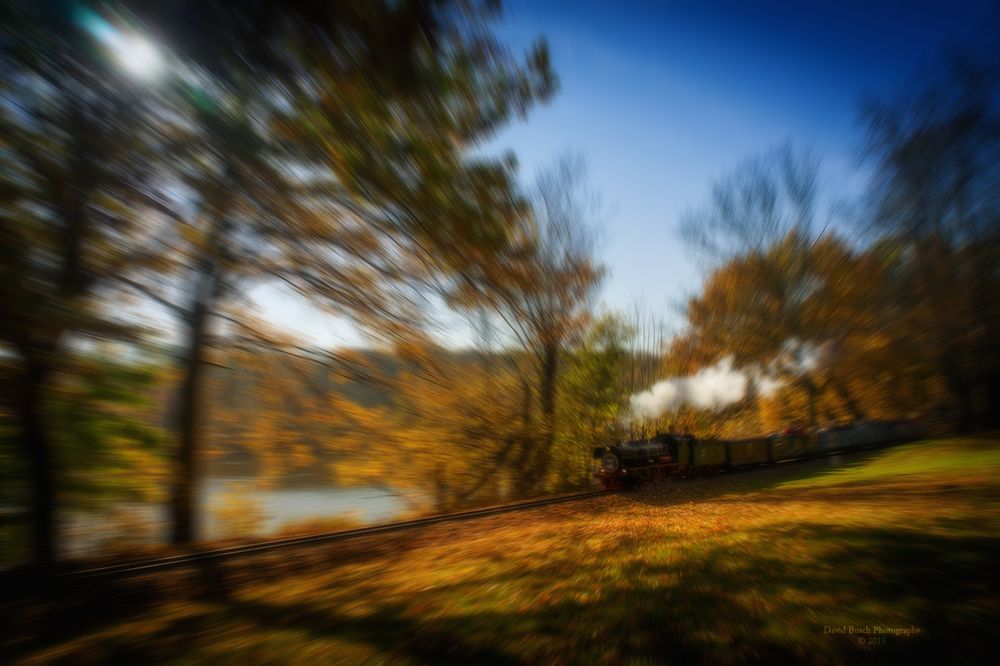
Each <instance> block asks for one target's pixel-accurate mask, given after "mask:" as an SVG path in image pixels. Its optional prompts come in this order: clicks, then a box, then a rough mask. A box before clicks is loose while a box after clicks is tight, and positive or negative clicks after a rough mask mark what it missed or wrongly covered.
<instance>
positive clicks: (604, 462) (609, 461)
mask: <svg viewBox="0 0 1000 666" xmlns="http://www.w3.org/2000/svg"><path fill="white" fill-rule="evenodd" d="M601 467H603V468H604V469H605V470H606V471H608V472H617V471H618V456H616V455H615V454H613V453H611V452H610V451H608V452H607V453H605V454H604V457H603V458H601Z"/></svg>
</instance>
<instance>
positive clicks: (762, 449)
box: [726, 437, 770, 467]
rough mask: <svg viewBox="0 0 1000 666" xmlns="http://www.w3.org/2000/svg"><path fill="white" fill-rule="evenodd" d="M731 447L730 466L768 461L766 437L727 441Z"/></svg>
mask: <svg viewBox="0 0 1000 666" xmlns="http://www.w3.org/2000/svg"><path fill="white" fill-rule="evenodd" d="M726 446H727V448H728V449H729V466H730V467H743V466H746V465H759V464H761V463H766V462H768V460H769V458H770V456H769V455H768V449H769V447H768V440H767V439H765V438H760V437H758V438H756V439H741V440H736V441H731V442H726Z"/></svg>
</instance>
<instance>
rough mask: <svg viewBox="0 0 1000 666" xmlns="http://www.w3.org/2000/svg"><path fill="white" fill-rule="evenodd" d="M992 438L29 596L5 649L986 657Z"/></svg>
mask: <svg viewBox="0 0 1000 666" xmlns="http://www.w3.org/2000/svg"><path fill="white" fill-rule="evenodd" d="M998 444H1000V442H998V441H997V440H996V439H994V438H979V439H944V440H935V441H928V442H922V443H919V444H912V445H907V446H901V447H896V448H892V449H884V450H879V451H869V452H865V453H860V454H853V455H850V456H839V457H835V458H831V459H825V460H818V461H814V462H809V463H797V464H786V465H780V466H777V467H774V468H768V469H762V470H757V471H749V472H744V473H739V474H733V475H726V476H720V477H717V478H711V479H698V480H692V481H687V482H681V483H668V484H663V485H659V486H654V487H650V488H646V489H643V490H641V491H639V492H635V493H627V494H618V495H614V496H611V497H603V498H599V499H596V500H588V501H586V502H579V503H573V504H564V505H557V506H554V507H549V508H546V509H540V510H533V511H528V512H520V513H515V514H507V515H504V516H499V517H494V518H489V519H482V520H477V521H474V522H466V523H457V524H449V525H442V526H438V527H435V528H432V529H428V530H423V531H420V532H410V533H398V534H395V535H392V536H385V537H380V538H369V539H367V540H364V541H357V542H351V543H346V544H340V545H336V546H329V547H322V548H311V549H302V550H296V551H282V552H281V553H272V554H269V555H265V556H261V557H258V558H254V559H247V560H244V561H238V562H226V563H224V564H219V563H216V564H214V565H206V567H205V568H200V569H196V568H192V569H190V570H184V571H177V572H172V573H170V574H167V575H158V576H148V577H143V578H138V579H135V580H132V581H127V582H122V583H119V584H117V585H116V586H115V587H114V588H112V589H108V588H95V587H83V586H77V587H72V588H70V587H64V588H61V589H58V590H55V591H52V592H49V593H46V594H31V593H28V592H23V593H21V594H20V595H18V596H17V598H16V599H14V600H12V601H11V602H9V603H7V604H5V606H6V607H2V608H0V611H2V612H3V615H4V617H5V618H14V619H15V620H14V621H13V622H10V623H8V626H7V628H6V629H0V637H2V639H3V640H5V641H6V646H5V647H6V649H7V650H8V651H9V653H10V655H11V658H12V660H14V661H18V662H23V663H47V662H52V661H65V662H66V663H88V662H89V663H100V662H104V661H107V660H110V659H120V660H122V661H123V663H132V662H136V663H191V662H200V663H213V664H214V663H234V664H241V665H245V664H255V663H302V664H312V663H345V664H361V663H392V664H396V663H463V664H464V663H524V662H528V663H542V664H549V663H610V664H618V663H635V664H643V663H671V662H673V663H692V662H694V663H748V662H767V663H786V662H789V661H805V662H810V663H850V664H857V663H866V662H871V663H885V662H892V661H900V662H917V663H945V662H947V663H956V662H957V663H963V662H965V663H986V662H988V661H989V655H992V654H994V653H995V652H996V651H997V649H996V643H995V640H996V639H995V638H994V636H993V633H994V632H993V628H994V627H995V626H997V624H998V622H997V621H998V619H1000V612H998V611H1000V604H998V599H997V596H996V594H995V591H994V590H995V585H994V580H993V578H992V577H991V574H992V573H993V571H994V569H995V566H996V562H998V561H1000V538H998V534H1000V530H998V528H1000V453H998V451H1000V446H998ZM43 602H44V603H43ZM850 626H854V627H865V626H869V627H874V626H881V627H892V628H902V627H916V628H919V629H920V633H919V634H917V635H914V636H909V637H904V636H896V635H888V634H881V635H879V636H877V637H880V638H885V641H884V643H882V644H879V645H874V646H869V645H859V644H858V638H859V636H858V635H849V634H848V635H841V634H835V633H828V632H827V631H826V630H825V628H826V627H831V628H832V627H850ZM927 660H931V662H928V661H927Z"/></svg>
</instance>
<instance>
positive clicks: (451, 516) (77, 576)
mask: <svg viewBox="0 0 1000 666" xmlns="http://www.w3.org/2000/svg"><path fill="white" fill-rule="evenodd" d="M610 492H611V491H607V490H594V491H589V492H584V493H573V494H568V495H555V496H552V497H542V498H539V499H532V500H523V501H520V502H514V503H511V504H501V505H499V506H489V507H483V508H479V509H469V510H467V511H457V512H454V513H444V514H438V515H434V516H426V517H424V518H414V519H412V520H402V521H397V522H394V523H385V524H382V525H368V526H365V527H357V528H353V529H349V530H338V531H335V532H320V533H317V534H306V535H302V536H292V537H284V538H279V539H270V540H268V541H261V542H257V543H251V544H244V545H237V546H228V547H226V548H213V549H209V550H202V551H196V552H193V553H183V554H179V555H170V556H167V557H160V558H155V559H151V560H140V561H136V562H122V563H120V564H111V565H107V566H101V567H92V568H87V569H75V570H69V571H63V572H60V573H57V574H56V575H55V578H57V579H63V580H82V579H93V578H105V577H113V576H126V575H129V574H136V573H149V572H155V571H160V570H163V569H168V568H173V567H180V566H184V565H188V564H196V563H198V562H202V561H206V560H214V559H224V558H230V557H238V556H241V555H250V554H254V553H261V552H267V551H272V550H278V549H281V548H290V547H293V546H305V545H310V544H320V543H329V542H333V541H342V540H347V539H353V538H359V537H364V536H372V535H379V534H387V533H391V532H399V531H402V530H409V529H414V528H419V527H426V526H428V525H437V524H440V523H447V522H452V521H459V520H471V519H473V518H482V517H486V516H495V515H498V514H503V513H511V512H514V511H522V510H525V509H534V508H538V507H543V506H549V505H552V504H560V503H564V502H572V501H576V500H582V499H588V498H593V497H600V496H602V495H607V494H609V493H610Z"/></svg>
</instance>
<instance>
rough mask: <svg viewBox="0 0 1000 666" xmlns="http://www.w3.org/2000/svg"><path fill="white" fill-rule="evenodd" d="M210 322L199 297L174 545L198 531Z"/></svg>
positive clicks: (182, 407)
mask: <svg viewBox="0 0 1000 666" xmlns="http://www.w3.org/2000/svg"><path fill="white" fill-rule="evenodd" d="M207 324H208V304H207V303H204V302H203V301H202V300H201V299H198V300H197V302H196V303H195V306H194V309H193V311H192V313H191V318H190V321H189V327H188V331H187V344H186V350H185V354H184V358H183V364H184V367H183V372H184V379H183V382H182V383H181V388H180V394H179V400H178V402H179V405H178V415H177V418H178V427H177V435H178V448H177V460H176V465H175V468H174V482H173V495H172V498H171V511H172V513H173V516H172V517H173V526H172V533H171V542H172V543H174V544H186V543H190V542H191V541H192V540H194V538H195V537H196V535H197V533H198V530H197V525H196V515H195V514H196V507H197V498H196V496H195V495H196V493H195V484H196V483H197V480H198V478H199V474H198V429H199V425H200V423H201V416H202V409H201V407H202V395H201V389H202V372H203V369H204V360H205V358H204V356H205V334H206V332H207Z"/></svg>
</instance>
